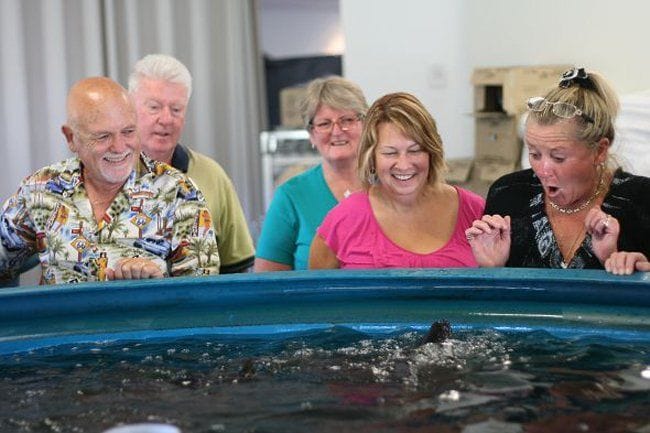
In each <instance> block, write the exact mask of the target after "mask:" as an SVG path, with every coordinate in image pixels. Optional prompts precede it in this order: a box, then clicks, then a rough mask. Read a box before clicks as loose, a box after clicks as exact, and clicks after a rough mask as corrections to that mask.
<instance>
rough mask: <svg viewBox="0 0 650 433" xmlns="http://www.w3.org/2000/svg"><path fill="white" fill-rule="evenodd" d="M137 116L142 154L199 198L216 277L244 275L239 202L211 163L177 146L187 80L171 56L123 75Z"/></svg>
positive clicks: (147, 60)
mask: <svg viewBox="0 0 650 433" xmlns="http://www.w3.org/2000/svg"><path fill="white" fill-rule="evenodd" d="M129 92H130V93H131V95H132V96H133V99H134V101H135V105H136V109H137V113H138V131H139V134H140V138H141V140H142V150H143V152H144V153H145V154H147V155H148V156H149V157H151V158H153V159H155V160H157V161H162V162H165V163H167V164H170V165H171V166H173V167H174V168H176V169H178V170H180V171H182V172H183V173H186V174H187V175H188V176H189V177H190V178H191V179H192V180H193V181H194V182H195V183H196V184H197V186H198V187H199V189H200V190H201V191H202V192H203V194H204V195H205V198H206V201H207V203H208V207H209V208H210V213H211V214H212V216H213V218H214V221H213V224H214V227H215V230H216V234H217V245H218V248H219V257H220V259H221V269H220V272H221V273H234V272H244V271H246V270H247V269H248V268H250V267H251V266H252V264H253V261H254V257H255V250H254V247H253V240H252V238H251V235H250V232H249V231H248V226H247V225H246V219H245V217H244V212H243V210H242V208H241V204H240V202H239V198H238V197H237V193H236V192H235V189H234V187H233V184H232V181H231V180H230V178H229V177H228V175H227V174H226V172H225V171H224V169H223V168H222V167H221V166H220V165H219V164H218V163H217V162H216V161H214V160H213V159H211V158H209V157H207V156H205V155H202V154H201V153H199V152H196V151H193V150H190V149H188V148H187V147H185V146H183V145H181V144H180V142H179V139H180V136H181V133H182V132H183V127H184V125H185V114H186V111H187V105H188V102H189V99H190V96H191V94H192V76H191V75H190V72H189V71H188V69H187V68H186V67H185V65H183V64H182V63H181V62H180V61H178V60H177V59H175V58H174V57H171V56H168V55H163V54H150V55H147V56H145V57H143V58H142V59H140V60H139V61H138V62H137V63H136V64H135V66H134V67H133V71H132V72H131V75H130V77H129Z"/></svg>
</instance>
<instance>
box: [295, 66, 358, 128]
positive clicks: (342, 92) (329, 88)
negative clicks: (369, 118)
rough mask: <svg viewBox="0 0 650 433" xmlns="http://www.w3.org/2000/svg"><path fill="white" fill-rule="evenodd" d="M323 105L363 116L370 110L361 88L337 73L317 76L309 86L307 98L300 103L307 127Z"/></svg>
mask: <svg viewBox="0 0 650 433" xmlns="http://www.w3.org/2000/svg"><path fill="white" fill-rule="evenodd" d="M321 105H328V106H330V107H332V108H333V109H335V110H352V111H354V112H355V113H357V114H358V115H359V116H361V117H363V116H365V115H366V111H368V103H367V102H366V98H365V96H363V92H362V91H361V88H360V87H359V86H357V85H356V84H354V83H353V82H352V81H350V80H346V79H345V78H342V77H339V76H336V75H332V76H329V77H324V78H317V79H315V80H313V81H311V82H310V83H309V85H308V86H307V92H306V95H305V98H304V99H303V101H302V103H301V104H300V114H301V116H302V121H303V123H304V125H305V128H306V129H309V128H310V126H311V122H312V120H314V116H315V115H316V111H318V109H319V108H320V107H321Z"/></svg>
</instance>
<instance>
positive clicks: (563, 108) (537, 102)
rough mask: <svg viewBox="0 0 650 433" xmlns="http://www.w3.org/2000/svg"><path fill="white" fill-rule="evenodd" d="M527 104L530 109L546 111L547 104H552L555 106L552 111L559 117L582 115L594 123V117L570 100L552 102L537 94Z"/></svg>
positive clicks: (570, 117) (566, 117)
mask: <svg viewBox="0 0 650 433" xmlns="http://www.w3.org/2000/svg"><path fill="white" fill-rule="evenodd" d="M527 104H528V109H529V110H530V111H537V112H539V111H544V109H545V108H546V106H547V105H551V106H552V107H553V108H552V109H551V112H552V113H553V114H555V115H556V116H557V117H562V118H563V119H572V118H573V117H575V116H580V117H582V118H583V119H585V120H586V121H587V122H589V123H594V119H592V118H591V117H590V116H589V115H587V114H586V113H585V112H583V111H582V110H581V109H579V108H578V107H576V106H575V105H573V104H569V103H568V102H559V101H558V102H551V101H548V100H546V99H545V98H542V97H541V96H535V97H533V98H530V99H529V100H528V103H527Z"/></svg>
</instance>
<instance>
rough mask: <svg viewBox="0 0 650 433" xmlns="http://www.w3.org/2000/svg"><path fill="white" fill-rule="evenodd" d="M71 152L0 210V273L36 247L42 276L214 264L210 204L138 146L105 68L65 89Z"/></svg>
mask: <svg viewBox="0 0 650 433" xmlns="http://www.w3.org/2000/svg"><path fill="white" fill-rule="evenodd" d="M66 108H67V117H68V119H67V122H66V124H65V125H63V127H62V128H61V129H62V132H63V135H64V136H65V139H66V141H67V144H68V147H69V148H70V150H71V151H72V152H73V153H74V154H75V156H74V157H72V158H69V159H67V160H65V161H61V162H59V163H56V164H53V165H50V166H48V167H44V168H42V169H40V170H38V171H37V172H36V173H34V174H32V175H31V176H29V177H27V178H26V179H25V180H24V181H23V182H22V183H21V185H20V187H19V189H18V191H17V192H16V194H14V195H13V196H12V197H10V198H9V199H8V200H7V201H6V202H5V203H4V205H3V206H2V210H0V240H1V241H2V242H1V244H0V278H2V279H9V278H12V277H13V276H15V273H16V272H17V271H18V269H20V267H21V265H22V263H23V262H24V261H25V260H26V259H27V258H28V257H29V256H31V255H32V254H34V253H38V255H39V260H40V263H41V266H42V272H43V273H42V282H44V283H47V284H59V283H70V282H80V281H102V280H106V279H109V280H111V279H141V278H161V277H165V276H177V275H208V274H212V273H218V269H219V255H218V252H217V245H216V241H215V235H214V229H213V228H212V226H211V221H212V219H211V217H210V212H209V210H208V209H207V207H206V204H205V201H204V200H203V197H202V195H201V193H200V192H199V191H198V190H197V189H196V187H195V186H194V184H193V183H192V181H191V180H189V179H188V178H187V177H186V176H185V175H184V174H182V173H181V172H179V171H178V170H176V169H174V168H172V167H170V166H169V165H167V164H164V163H160V162H154V161H152V160H150V159H149V158H147V157H146V156H144V155H142V154H141V153H140V141H139V138H138V133H137V128H136V112H135V108H134V106H133V103H132V101H131V99H130V98H129V95H128V93H127V92H126V90H125V89H124V88H123V87H122V86H120V85H119V84H117V83H116V82H114V81H113V80H111V79H109V78H105V77H93V78H87V79H83V80H81V81H79V82H77V83H75V84H74V85H73V86H72V88H71V89H70V92H69V94H68V99H67V106H66Z"/></svg>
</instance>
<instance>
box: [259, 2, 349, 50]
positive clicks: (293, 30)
mask: <svg viewBox="0 0 650 433" xmlns="http://www.w3.org/2000/svg"><path fill="white" fill-rule="evenodd" d="M257 4H258V11H257V16H258V31H259V36H258V37H259V40H260V46H261V50H262V53H264V54H265V55H267V56H269V57H271V58H274V59H278V58H280V59H281V58H289V57H311V56H318V55H340V54H343V50H344V49H345V43H344V40H343V31H342V29H341V20H340V17H339V3H338V0H258V3H257Z"/></svg>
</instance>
